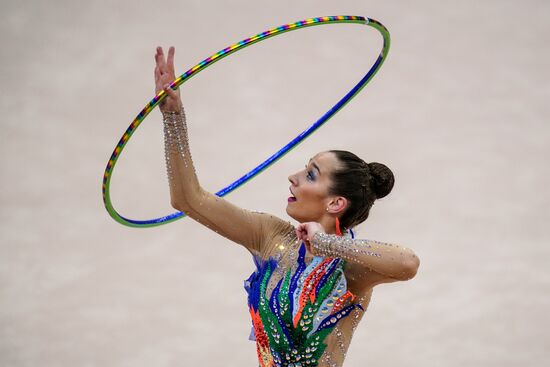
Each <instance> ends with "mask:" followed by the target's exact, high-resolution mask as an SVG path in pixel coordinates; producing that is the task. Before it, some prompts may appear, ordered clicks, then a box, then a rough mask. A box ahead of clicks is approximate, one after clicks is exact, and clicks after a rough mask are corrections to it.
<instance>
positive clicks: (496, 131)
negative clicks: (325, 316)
mask: <svg viewBox="0 0 550 367" xmlns="http://www.w3.org/2000/svg"><path fill="white" fill-rule="evenodd" d="M340 14H352V15H364V16H368V17H372V18H374V19H377V20H379V21H381V22H382V23H383V24H385V25H386V26H387V27H388V29H389V30H390V33H391V36H392V47H391V50H390V53H389V56H388V59H387V61H386V63H385V65H384V66H383V68H382V69H381V70H380V72H379V73H378V75H377V76H376V77H375V78H374V79H373V81H372V82H371V83H370V84H369V85H368V86H367V87H366V89H364V90H363V92H362V93H361V94H360V95H359V96H358V97H356V98H355V99H354V100H353V101H352V102H351V103H350V104H348V106H347V107H346V108H345V109H344V110H343V111H342V112H341V113H340V114H338V115H337V116H335V117H334V118H333V119H332V120H331V121H330V122H329V123H328V124H327V125H325V126H324V127H323V128H322V129H321V130H319V131H318V132H317V133H316V134H314V135H313V136H312V137H310V138H309V139H308V140H307V141H306V142H304V143H303V144H301V145H300V146H299V147H298V148H297V149H295V150H293V151H292V152H291V153H289V154H288V155H287V156H286V157H284V158H283V160H281V161H280V162H279V163H278V164H277V165H276V166H274V167H273V168H271V169H270V170H268V171H267V172H265V173H264V174H263V175H261V176H260V177H258V178H257V179H255V180H253V181H252V182H251V183H249V184H247V185H245V186H244V187H242V188H241V189H239V190H238V191H237V192H234V193H232V194H231V195H230V196H228V199H229V200H231V201H232V202H234V203H236V204H238V205H240V206H243V207H246V208H249V209H255V210H261V211H266V212H271V213H273V214H276V215H279V216H282V217H285V218H287V217H286V214H285V205H286V198H287V196H288V191H287V190H288V185H289V184H288V181H287V177H288V175H289V174H290V173H293V172H295V171H297V170H299V169H301V168H302V167H303V165H304V164H305V163H306V162H307V160H308V159H309V158H310V157H311V156H312V155H314V154H315V153H316V152H318V151H321V150H326V149H347V150H350V151H353V152H355V153H357V154H358V155H360V156H361V157H363V158H364V159H365V160H367V161H379V162H383V163H385V164H387V165H388V166H389V167H391V168H392V169H393V171H394V173H395V176H396V185H395V187H394V190H393V192H392V193H391V194H390V195H389V196H388V197H387V198H385V199H383V200H381V201H379V202H377V203H376V204H375V206H374V207H373V210H372V212H371V216H370V218H369V219H368V220H367V222H365V223H364V224H362V225H361V226H360V227H359V228H358V231H357V232H358V236H360V237H364V238H372V239H378V240H381V241H388V242H395V243H399V244H403V245H404V246H407V247H410V248H412V249H414V250H415V251H416V253H417V254H418V256H419V257H420V259H421V267H420V269H419V273H418V275H417V276H416V278H414V279H413V280H411V281H409V282H400V283H393V284H388V285H382V286H379V287H377V288H376V289H375V291H374V296H373V301H372V303H371V306H370V308H369V309H368V311H367V315H366V317H365V318H364V320H363V322H362V323H361V325H360V326H359V329H358V331H357V332H356V335H355V338H354V340H353V342H352V344H351V347H350V350H349V354H348V359H347V362H346V366H349V367H352V366H400V365H407V366H422V367H428V366H449V367H451V366H465V365H467V366H524V365H529V366H532V365H542V364H543V363H545V362H546V363H547V361H548V357H549V354H550V353H549V352H548V350H549V348H550V342H549V341H550V338H549V335H548V330H549V329H550V321H548V320H549V319H548V317H547V316H548V309H549V308H550V297H549V295H548V294H549V291H550V275H549V273H548V265H549V261H548V259H549V258H550V257H549V255H550V249H549V245H550V244H549V240H550V235H549V233H548V229H547V225H548V223H549V221H550V214H549V211H548V208H549V206H550V194H549V193H548V187H549V184H550V172H549V169H548V163H547V162H546V160H547V159H548V157H549V155H550V146H549V144H548V140H549V138H550V126H549V124H548V121H547V116H548V115H549V113H550V107H549V100H550V83H549V71H548V65H549V64H550V52H549V50H548V44H549V42H550V22H549V18H548V16H549V15H550V3H549V2H547V1H542V0H540V1H536V0H530V1H506V0H498V1H496V0H494V1H474V0H467V1H437V0H430V1H427V0H426V1H415V2H409V1H365V0H362V1H359V0H357V1H339V2H336V1H327V0H316V1H288V0H282V1H269V2H267V1H228V2H222V1H210V2H207V1H198V0H194V1H190V0H180V1H163V2H153V1H137V0H132V1H113V2H108V1H104V2H102V1H68V0H66V1H49V2H47V1H6V0H3V1H2V2H1V4H0V29H1V32H0V44H1V46H2V48H1V50H2V51H1V53H0V82H1V85H2V87H1V88H2V89H1V93H2V94H1V99H0V107H1V111H2V118H1V120H0V127H1V129H0V154H1V157H2V170H1V175H2V176H1V177H2V182H3V184H2V189H1V190H0V214H1V218H0V219H1V220H0V223H1V224H0V366H17V367H23V366H147V367H149V366H156V367H161V366H198V365H208V366H221V365H224V366H255V365H257V361H256V353H255V345H254V343H253V342H251V341H248V335H249V331H250V326H251V323H250V320H249V315H248V311H247V306H246V294H245V291H244V289H243V280H244V279H245V278H247V277H248V275H249V274H250V273H251V272H252V271H253V269H254V265H253V262H252V259H251V258H250V256H249V254H248V252H247V251H246V250H244V249H243V248H242V247H240V246H238V245H235V244H233V243H231V242H228V241H227V240H225V239H224V238H222V237H220V236H218V235H217V234H215V233H210V232H209V231H208V230H207V229H205V228H203V227H201V226H200V225H198V224H197V223H195V222H193V221H191V220H181V221H178V222H176V223H173V224H170V225H166V226H162V227H157V228H152V229H133V228H127V227H124V226H122V225H120V224H118V223H116V222H115V221H113V220H112V219H111V218H110V217H109V215H108V214H107V212H106V211H105V209H104V206H103V202H102V199H101V181H102V176H103V171H104V169H105V166H106V164H107V161H108V158H109V156H110V154H111V152H112V150H113V148H114V147H115V145H116V142H117V141H118V139H119V138H120V136H121V135H122V133H123V132H124V130H125V129H126V127H127V126H128V125H129V123H130V122H131V120H132V119H133V118H134V116H135V115H136V114H137V113H138V112H139V110H140V109H141V108H142V107H143V106H144V105H145V103H146V102H147V101H149V99H150V98H152V97H153V94H154V93H153V89H154V85H153V67H154V60H153V54H154V49H155V46H157V45H161V46H164V47H167V46H169V45H174V46H176V65H177V66H176V69H177V73H178V74H181V73H183V72H184V71H185V70H187V68H189V67H191V66H193V65H194V64H196V63H197V62H199V61H200V60H202V59H204V58H206V57H207V56H209V55H211V54H212V53H214V52H216V51H218V50H220V49H222V48H223V47H226V46H228V45H230V44H232V43H234V42H237V41H239V40H241V39H244V38H246V37H249V36H251V35H254V34H256V33H259V32H261V31H264V30H266V29H268V28H271V27H275V26H279V25H281V24H285V23H288V22H293V21H297V20H300V19H304V18H308V17H315V16H323V15H340ZM380 46H381V39H380V37H379V35H378V33H377V32H376V31H375V30H373V29H372V28H370V27H359V26H357V25H333V26H322V27H314V28H308V29H304V30H300V31H297V32H291V33H287V34H285V35H283V36H280V37H276V38H273V39H271V40H269V41H267V42H263V43H260V44H258V45H256V46H254V47H250V48H247V49H246V50H244V51H241V52H239V53H237V54H235V55H234V56H231V57H230V58H227V59H225V60H224V61H223V62H220V63H218V64H216V65H215V66H213V67H211V68H209V69H208V70H207V71H206V72H204V73H201V74H199V75H198V76H196V77H195V78H193V79H192V80H191V81H190V82H189V83H188V84H186V85H184V87H183V88H182V89H183V90H182V93H183V97H184V103H185V106H186V109H187V115H188V123H189V129H190V138H191V147H192V150H193V155H194V160H195V163H196V166H197V171H198V174H199V177H200V179H201V182H202V184H203V186H204V187H206V188H207V189H209V190H211V191H216V190H218V189H219V188H221V187H223V186H225V185H226V184H227V183H229V182H231V181H232V180H233V179H235V178H236V177H237V176H238V175H240V174H243V173H244V172H246V171H247V170H248V169H250V168H252V167H253V166H254V165H255V164H257V163H259V162H260V161H261V160H263V159H265V157H267V156H268V155H269V154H272V153H273V152H275V151H276V150H277V149H278V148H279V147H280V146H282V145H283V144H284V143H286V142H288V141H289V140H290V139H291V138H293V137H294V136H296V135H297V134H298V133H299V132H301V131H302V130H304V129H305V128H306V127H308V126H310V125H311V123H313V122H314V121H315V120H316V119H317V118H318V117H320V116H321V114H322V113H324V112H325V111H326V110H327V109H328V108H329V107H331V106H332V104H333V103H335V102H336V100H337V99H339V98H340V97H341V96H342V95H343V94H344V93H345V92H346V91H347V90H349V89H350V88H351V87H352V86H353V85H355V83H356V82H357V81H358V80H359V79H360V78H361V77H362V76H363V75H364V73H365V72H366V71H367V70H368V68H369V67H370V65H371V64H372V63H373V61H374V60H375V58H376V55H377V54H378V52H379V50H380ZM112 197H113V202H114V204H115V206H116V208H117V209H118V210H119V211H120V212H121V213H122V214H123V215H126V216H129V217H132V218H136V219H147V218H151V217H154V216H161V215H165V214H168V213H170V212H172V209H171V208H170V205H169V197H168V185H167V181H166V173H165V166H164V152H163V140H162V128H161V123H160V114H159V113H158V111H155V112H154V113H152V114H151V115H150V117H149V118H148V119H147V120H146V121H145V122H144V123H143V124H142V126H141V127H140V129H139V130H138V132H137V133H136V134H134V137H133V138H132V140H131V142H130V143H129V144H128V146H127V149H126V150H125V152H124V153H123V154H122V156H121V159H120V160H119V163H118V165H117V167H116V169H115V171H114V175H113V180H112ZM288 219H289V220H290V218H288Z"/></svg>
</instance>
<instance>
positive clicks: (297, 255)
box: [245, 227, 370, 367]
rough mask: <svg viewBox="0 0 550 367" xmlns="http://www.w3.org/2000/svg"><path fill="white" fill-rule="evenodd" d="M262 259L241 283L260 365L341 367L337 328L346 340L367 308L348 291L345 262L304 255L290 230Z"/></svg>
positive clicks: (340, 339) (340, 337)
mask: <svg viewBox="0 0 550 367" xmlns="http://www.w3.org/2000/svg"><path fill="white" fill-rule="evenodd" d="M264 256H267V259H265V258H263V257H262V256H260V255H254V262H255V264H256V270H255V272H254V273H252V275H251V276H250V277H249V278H248V279H247V280H246V281H245V289H246V291H247V292H248V307H249V312H250V315H251V318H252V324H253V330H252V338H251V339H252V340H255V341H256V347H257V353H258V359H259V363H260V366H262V367H266V366H319V365H324V366H339V365H341V363H342V362H343V360H344V357H345V354H346V350H347V347H348V344H349V343H346V341H345V340H344V333H343V332H342V330H341V328H344V329H348V330H346V335H347V336H348V341H349V339H351V333H353V331H354V329H355V327H356V326H357V323H358V322H359V320H360V318H361V317H362V315H363V312H364V309H365V307H366V305H365V306H363V304H362V303H361V301H363V302H364V301H365V299H362V300H357V299H356V296H355V295H354V294H353V293H352V292H351V291H350V290H348V288H347V280H346V276H345V274H344V266H345V260H343V259H341V258H335V257H322V256H311V255H309V256H307V255H306V247H305V245H304V244H303V243H301V242H300V241H298V239H297V238H296V236H295V234H294V228H293V227H290V228H289V232H288V234H287V235H286V236H283V237H282V238H280V240H279V241H276V243H275V245H274V246H271V248H270V249H269V250H268V251H267V252H266V254H265V255H264ZM369 295H370V294H369ZM344 320H350V321H351V322H349V323H347V325H345V323H344ZM350 327H351V330H350V329H349V328H350ZM334 347H336V348H334Z"/></svg>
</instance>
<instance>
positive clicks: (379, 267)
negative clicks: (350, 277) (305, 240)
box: [311, 232, 420, 280]
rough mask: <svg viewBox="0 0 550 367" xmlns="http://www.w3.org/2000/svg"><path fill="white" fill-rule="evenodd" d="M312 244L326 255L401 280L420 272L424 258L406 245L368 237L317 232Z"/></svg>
mask: <svg viewBox="0 0 550 367" xmlns="http://www.w3.org/2000/svg"><path fill="white" fill-rule="evenodd" d="M311 243H312V247H313V248H314V250H315V251H316V252H317V253H318V254H320V255H323V256H329V257H339V258H342V259H344V260H346V261H351V262H353V263H357V264H360V265H362V266H365V267H367V268H369V269H371V270H373V271H375V272H377V273H380V274H382V275H385V276H387V277H390V278H394V279H398V280H408V279H411V278H413V277H414V276H415V275H416V271H417V269H418V266H419V264H420V260H419V259H418V257H417V256H416V255H415V253H414V252H413V251H412V250H411V249H409V248H406V247H402V246H398V245H394V244H390V243H384V242H378V241H373V240H367V239H352V238H349V237H342V236H337V235H333V234H326V233H323V232H317V233H315V235H314V236H313V238H312V241H311Z"/></svg>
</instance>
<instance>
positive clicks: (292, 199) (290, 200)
mask: <svg viewBox="0 0 550 367" xmlns="http://www.w3.org/2000/svg"><path fill="white" fill-rule="evenodd" d="M289 190H290V193H291V194H292V196H291V197H289V198H288V202H289V203H293V202H295V201H296V200H298V199H296V197H295V196H294V193H293V192H292V189H289Z"/></svg>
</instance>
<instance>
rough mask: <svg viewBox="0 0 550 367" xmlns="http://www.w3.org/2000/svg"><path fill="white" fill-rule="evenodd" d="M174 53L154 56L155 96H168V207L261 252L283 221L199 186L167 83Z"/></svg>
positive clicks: (177, 103) (180, 113) (176, 97)
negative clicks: (162, 93) (241, 205)
mask: <svg viewBox="0 0 550 367" xmlns="http://www.w3.org/2000/svg"><path fill="white" fill-rule="evenodd" d="M174 53H175V50H174V48H173V47H171V48H170V49H169V51H168V57H167V58H166V60H165V59H164V54H163V51H162V48H160V47H158V48H157V52H156V55H155V61H156V68H155V85H156V91H157V93H158V92H159V91H160V90H162V89H164V90H165V91H166V93H167V98H166V99H165V100H164V101H163V103H162V104H161V106H160V108H161V112H162V115H163V124H164V139H165V141H164V142H165V155H166V168H167V173H168V181H169V185H170V200H171V204H172V206H173V207H174V208H175V209H177V210H179V211H182V212H185V213H186V214H187V215H188V216H189V217H191V218H192V219H194V220H196V221H198V222H199V223H201V224H203V225H205V226H207V227H208V228H210V229H212V230H214V231H216V232H217V233H219V234H220V235H222V236H224V237H226V238H228V239H230V240H232V241H234V242H236V243H239V244H241V245H243V246H245V247H246V248H248V249H250V250H253V251H256V252H260V251H261V247H262V244H263V243H264V242H265V240H266V238H267V237H268V236H269V235H270V232H271V231H272V230H273V229H274V228H276V227H277V224H278V223H280V222H282V220H281V219H278V218H276V217H273V216H270V215H268V214H265V213H258V212H253V211H249V210H246V209H242V208H239V207H237V206H236V205H233V204H231V203H229V202H228V201H227V200H225V199H223V198H220V197H218V196H216V195H214V194H211V193H210V192H208V191H206V190H204V189H203V188H202V187H201V186H200V183H199V180H198V178H197V175H196V172H195V167H194V165H193V160H192V157H191V151H190V148H189V140H188V135H187V125H186V116H185V111H184V110H183V107H182V104H181V98H180V94H179V91H174V90H172V89H171V88H170V87H169V85H168V84H167V83H169V82H171V81H173V80H174V79H175V74H174Z"/></svg>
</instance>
